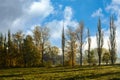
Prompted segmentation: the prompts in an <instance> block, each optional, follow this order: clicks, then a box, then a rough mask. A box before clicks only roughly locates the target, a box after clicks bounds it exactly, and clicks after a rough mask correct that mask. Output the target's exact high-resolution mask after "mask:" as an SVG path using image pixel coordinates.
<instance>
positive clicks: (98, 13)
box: [91, 8, 104, 17]
mask: <svg viewBox="0 0 120 80" xmlns="http://www.w3.org/2000/svg"><path fill="white" fill-rule="evenodd" d="M91 16H92V17H103V16H104V15H103V13H102V9H101V8H99V9H98V10H96V11H95V12H93V14H92V15H91Z"/></svg>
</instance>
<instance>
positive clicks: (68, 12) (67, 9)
mask: <svg viewBox="0 0 120 80" xmlns="http://www.w3.org/2000/svg"><path fill="white" fill-rule="evenodd" d="M72 16H73V10H72V8H71V7H68V6H67V7H65V10H64V18H65V20H71V19H72Z"/></svg>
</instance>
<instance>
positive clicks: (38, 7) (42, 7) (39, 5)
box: [28, 0, 54, 18]
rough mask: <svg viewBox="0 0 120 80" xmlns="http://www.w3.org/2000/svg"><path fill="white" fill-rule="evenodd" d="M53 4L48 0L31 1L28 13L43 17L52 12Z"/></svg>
mask: <svg viewBox="0 0 120 80" xmlns="http://www.w3.org/2000/svg"><path fill="white" fill-rule="evenodd" d="M53 9H54V8H53V6H52V4H51V2H50V0H40V1H38V2H33V3H32V4H31V5H30V7H29V9H28V14H29V15H32V16H40V18H45V17H47V16H48V15H49V14H51V13H52V12H53Z"/></svg>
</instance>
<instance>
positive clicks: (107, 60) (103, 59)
mask: <svg viewBox="0 0 120 80" xmlns="http://www.w3.org/2000/svg"><path fill="white" fill-rule="evenodd" d="M102 61H103V62H105V63H106V65H107V64H108V63H109V61H110V54H109V53H108V52H106V53H104V54H103V58H102Z"/></svg>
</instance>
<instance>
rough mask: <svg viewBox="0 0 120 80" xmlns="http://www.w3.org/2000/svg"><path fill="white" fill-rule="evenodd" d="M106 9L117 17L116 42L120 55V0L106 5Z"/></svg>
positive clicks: (114, 0) (113, 0)
mask: <svg viewBox="0 0 120 80" xmlns="http://www.w3.org/2000/svg"><path fill="white" fill-rule="evenodd" d="M106 11H108V12H110V13H111V14H114V15H115V16H114V17H116V20H115V26H116V28H117V29H116V42H117V53H118V54H119V55H118V56H119V57H120V37H119V35H120V0H112V2H111V3H110V5H108V6H107V7H106Z"/></svg>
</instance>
